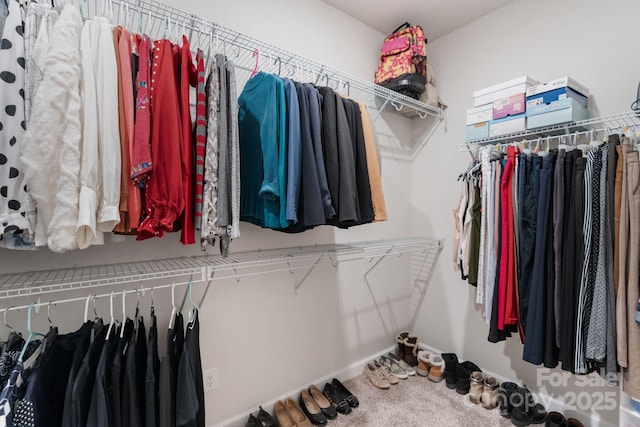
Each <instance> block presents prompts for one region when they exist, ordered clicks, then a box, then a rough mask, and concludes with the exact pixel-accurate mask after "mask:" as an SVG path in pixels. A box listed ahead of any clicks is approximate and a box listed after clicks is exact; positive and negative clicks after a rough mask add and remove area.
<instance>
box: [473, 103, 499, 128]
mask: <svg viewBox="0 0 640 427" xmlns="http://www.w3.org/2000/svg"><path fill="white" fill-rule="evenodd" d="M492 118H493V105H492V104H487V105H481V106H480V107H475V108H470V109H468V110H467V126H468V125H475V124H476V123H484V122H488V121H489V120H491V119H492Z"/></svg>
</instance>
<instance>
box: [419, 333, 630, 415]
mask: <svg viewBox="0 0 640 427" xmlns="http://www.w3.org/2000/svg"><path fill="white" fill-rule="evenodd" d="M420 348H421V349H423V350H427V351H432V352H435V353H438V354H442V352H441V351H440V350H439V349H437V348H433V347H430V346H428V345H425V344H423V343H420ZM482 371H483V372H484V373H485V374H487V375H490V376H492V377H494V378H496V379H497V380H498V381H499V382H500V383H503V382H507V381H510V382H515V383H517V381H515V380H513V379H511V378H506V377H503V376H502V375H498V374H496V373H494V372H491V371H487V370H485V369H483V370H482ZM531 394H532V395H533V396H534V398H535V400H536V402H544V405H545V407H546V409H547V412H551V411H556V412H560V413H561V414H564V415H565V416H567V415H568V416H571V414H567V413H566V411H565V406H564V403H563V402H562V401H561V400H560V399H557V398H555V397H553V396H549V395H548V394H544V395H542V394H540V393H533V392H532V393H531ZM587 415H588V416H589V419H588V420H586V421H588V423H585V425H588V426H591V427H618V426H616V425H615V424H611V423H609V422H606V421H603V420H601V419H600V417H599V415H598V414H597V413H595V412H592V413H591V414H585V413H581V414H580V416H581V418H582V417H584V416H587Z"/></svg>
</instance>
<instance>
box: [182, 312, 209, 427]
mask: <svg viewBox="0 0 640 427" xmlns="http://www.w3.org/2000/svg"><path fill="white" fill-rule="evenodd" d="M201 365H202V363H201V360H200V323H199V320H198V310H197V309H194V310H193V319H192V320H191V321H190V322H189V324H188V325H187V332H186V336H185V342H184V349H183V351H182V355H181V356H180V364H179V368H178V377H177V381H176V426H179V427H182V426H185V427H187V426H188V427H204V425H205V416H204V415H205V411H204V385H203V379H202V366H201Z"/></svg>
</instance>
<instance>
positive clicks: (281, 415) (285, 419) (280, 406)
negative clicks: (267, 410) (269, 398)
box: [273, 400, 296, 427]
mask: <svg viewBox="0 0 640 427" xmlns="http://www.w3.org/2000/svg"><path fill="white" fill-rule="evenodd" d="M273 414H274V415H275V418H276V421H277V422H278V427H295V425H296V423H295V422H294V421H293V419H292V418H291V414H289V411H288V410H287V407H286V406H284V403H282V402H281V401H280V400H278V401H277V402H276V407H275V409H274V411H273Z"/></svg>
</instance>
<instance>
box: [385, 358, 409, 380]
mask: <svg viewBox="0 0 640 427" xmlns="http://www.w3.org/2000/svg"><path fill="white" fill-rule="evenodd" d="M380 364H381V365H382V366H386V367H387V369H389V372H391V373H392V374H393V375H394V376H395V377H396V378H400V379H401V380H406V379H407V378H409V375H408V374H407V371H405V370H404V369H403V368H402V366H400V365H399V364H398V363H396V362H395V360H393V359H391V358H389V357H387V356H380Z"/></svg>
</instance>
